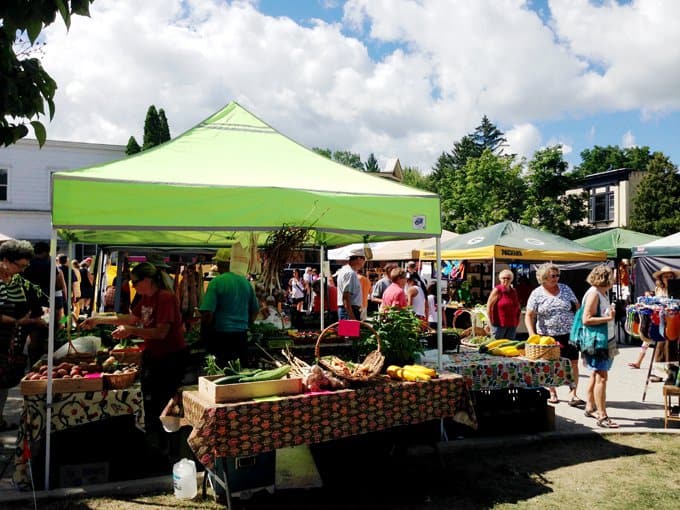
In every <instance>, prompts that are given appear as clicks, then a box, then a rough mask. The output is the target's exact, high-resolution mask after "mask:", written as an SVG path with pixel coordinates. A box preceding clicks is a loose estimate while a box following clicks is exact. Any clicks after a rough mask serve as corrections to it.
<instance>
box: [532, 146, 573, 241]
mask: <svg viewBox="0 0 680 510" xmlns="http://www.w3.org/2000/svg"><path fill="white" fill-rule="evenodd" d="M568 168H569V166H568V163H567V162H566V161H565V160H564V159H563V154H562V147H561V146H559V145H556V146H553V147H548V148H546V149H542V150H539V151H536V152H535V153H534V157H533V158H532V159H531V161H530V162H529V164H528V168H527V174H526V176H525V182H526V185H527V194H526V204H525V208H524V212H523V213H522V216H521V219H522V223H524V224H526V225H531V226H533V227H536V228H541V229H544V230H548V231H550V232H552V233H553V234H557V235H561V236H563V237H567V238H570V239H575V238H577V237H581V234H584V233H583V227H580V226H578V225H577V224H578V222H579V221H581V220H582V219H583V218H584V217H585V214H586V201H585V196H583V194H570V195H567V193H566V192H567V190H569V189H572V188H575V187H577V181H576V176H575V175H574V174H569V173H567V171H568ZM584 235H585V234H584Z"/></svg>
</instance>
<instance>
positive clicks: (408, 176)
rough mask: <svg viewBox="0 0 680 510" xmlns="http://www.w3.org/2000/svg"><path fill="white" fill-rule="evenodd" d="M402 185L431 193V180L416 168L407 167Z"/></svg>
mask: <svg viewBox="0 0 680 510" xmlns="http://www.w3.org/2000/svg"><path fill="white" fill-rule="evenodd" d="M401 183H402V184H406V185H407V186H411V187H412V188H418V189H422V190H425V191H430V185H429V180H428V178H427V176H426V175H423V174H422V173H421V172H420V170H418V169H417V168H416V167H412V166H407V167H406V168H404V169H403V178H402V180H401Z"/></svg>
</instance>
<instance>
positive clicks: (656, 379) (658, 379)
mask: <svg viewBox="0 0 680 510" xmlns="http://www.w3.org/2000/svg"><path fill="white" fill-rule="evenodd" d="M661 381H663V377H659V376H658V375H650V376H649V382H661Z"/></svg>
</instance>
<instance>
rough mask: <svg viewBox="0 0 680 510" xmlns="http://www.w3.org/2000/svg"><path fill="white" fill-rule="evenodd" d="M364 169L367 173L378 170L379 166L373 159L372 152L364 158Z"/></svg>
mask: <svg viewBox="0 0 680 510" xmlns="http://www.w3.org/2000/svg"><path fill="white" fill-rule="evenodd" d="M364 171H366V172H369V173H378V172H380V167H379V166H378V160H377V159H375V156H374V155H373V153H372V152H371V154H370V155H369V156H368V159H367V160H366V164H365V165H364Z"/></svg>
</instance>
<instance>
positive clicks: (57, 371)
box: [24, 360, 96, 381]
mask: <svg viewBox="0 0 680 510" xmlns="http://www.w3.org/2000/svg"><path fill="white" fill-rule="evenodd" d="M47 370H48V367H47V361H44V360H40V361H38V362H37V363H36V364H35V365H33V367H32V368H31V371H30V372H28V374H26V376H25V377H24V380H26V381H44V380H47ZM93 372H96V370H93V365H92V364H89V363H67V362H63V363H59V364H58V365H54V366H53V368H52V378H53V379H82V378H83V377H85V376H86V375H88V374H90V373H93Z"/></svg>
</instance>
